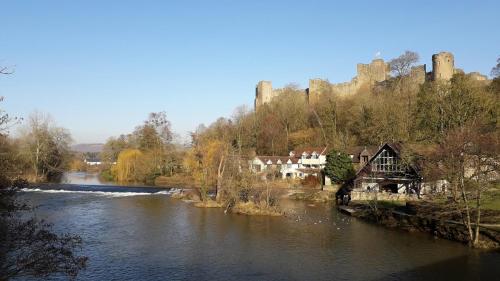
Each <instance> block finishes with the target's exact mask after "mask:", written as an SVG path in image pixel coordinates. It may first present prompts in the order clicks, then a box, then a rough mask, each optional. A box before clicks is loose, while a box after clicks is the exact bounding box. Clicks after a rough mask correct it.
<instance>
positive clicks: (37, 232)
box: [0, 110, 87, 280]
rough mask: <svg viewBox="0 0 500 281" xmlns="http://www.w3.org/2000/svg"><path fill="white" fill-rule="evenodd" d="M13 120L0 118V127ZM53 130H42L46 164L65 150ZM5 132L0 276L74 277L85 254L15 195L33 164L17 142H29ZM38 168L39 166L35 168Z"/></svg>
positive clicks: (0, 139)
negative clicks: (44, 141)
mask: <svg viewBox="0 0 500 281" xmlns="http://www.w3.org/2000/svg"><path fill="white" fill-rule="evenodd" d="M1 112H2V111H1V110H0V114H2V113H1ZM4 116H6V115H4ZM12 122H13V121H12V119H10V118H0V128H6V127H8V126H10V125H11V124H12ZM56 131H57V132H55V133H54V134H53V135H52V134H50V133H52V132H44V133H45V137H47V136H49V140H48V141H49V143H50V145H52V146H54V147H51V148H50V150H49V152H47V151H44V152H43V153H44V154H43V156H44V158H43V161H44V162H43V163H44V164H47V163H50V164H52V165H53V164H54V163H56V164H57V162H59V161H60V160H61V159H60V158H59V157H61V156H62V155H63V154H64V151H63V150H64V149H66V147H65V145H66V144H67V143H66V142H65V141H66V140H67V138H66V136H67V135H65V134H62V133H61V132H60V130H56ZM7 133H8V132H7V131H6V130H4V131H2V132H0V280H8V279H11V278H16V277H17V278H19V277H27V276H34V277H47V276H49V275H51V274H65V275H67V276H68V277H69V278H74V277H76V276H77V274H78V272H79V271H80V270H82V269H84V268H85V267H86V263H87V257H85V256H81V255H78V251H79V250H80V248H81V243H82V240H81V238H80V237H79V236H77V235H72V234H62V235H59V234H56V233H55V232H54V231H53V230H52V227H51V225H50V224H48V223H46V222H44V221H42V220H38V219H37V218H36V217H35V215H34V213H33V210H32V208H31V207H30V206H28V205H27V204H26V203H25V202H23V201H21V200H20V199H19V198H18V197H17V191H18V190H19V189H21V188H26V187H27V186H28V182H27V181H26V180H21V179H19V178H18V176H19V175H22V174H23V173H25V172H26V170H28V169H30V168H31V165H29V164H30V162H31V163H32V161H28V160H27V159H25V158H24V157H20V151H21V150H20V143H23V144H26V143H28V141H27V140H26V139H21V140H20V141H16V140H13V139H11V138H10V137H9V136H8V135H7ZM44 149H45V148H44ZM40 150H42V149H40ZM55 151H57V153H54V152H55ZM41 155H42V153H40V154H39V156H40V158H42V157H41ZM39 164H40V163H39ZM40 167H42V164H40V165H37V166H36V169H39V168H40ZM59 167H60V166H59ZM12 179H14V180H12Z"/></svg>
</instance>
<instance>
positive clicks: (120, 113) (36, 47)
mask: <svg viewBox="0 0 500 281" xmlns="http://www.w3.org/2000/svg"><path fill="white" fill-rule="evenodd" d="M498 11H500V1H401V0H399V1H256V0H252V1H177V2H175V3H174V2H173V1H139V0H137V1H124V0H120V1H103V0H98V1H89V0H85V1H83V0H81V1H66V0H65V1H49V0H45V1H35V0H34V1H7V0H0V19H1V28H0V65H7V66H15V74H14V75H10V76H8V77H1V78H0V95H3V96H5V97H6V101H5V102H3V104H2V107H3V108H4V109H5V110H7V111H8V112H9V113H11V114H12V115H17V116H27V115H29V113H30V112H31V111H33V110H35V109H36V110H39V111H44V112H48V113H50V114H51V115H52V116H53V117H54V119H55V120H56V121H57V123H58V124H59V125H61V126H64V127H66V128H68V129H70V131H71V132H72V134H73V137H74V139H75V140H76V142H80V143H81V142H103V141H105V140H106V139H107V138H108V137H109V136H116V135H119V134H121V133H128V132H131V131H132V130H133V128H134V127H135V126H136V125H138V124H141V122H142V121H143V120H144V119H145V118H146V117H147V115H148V113H149V112H152V111H163V110H165V111H166V112H167V114H168V116H169V119H170V120H171V122H172V124H173V128H174V130H175V131H176V132H177V133H178V134H180V135H185V134H186V132H188V131H190V130H193V129H194V128H195V127H196V126H197V125H198V124H199V123H205V124H209V123H210V122H212V121H214V120H215V119H216V118H217V117H219V116H230V115H231V113H232V111H233V109H234V108H235V107H237V106H239V105H242V104H246V105H248V106H249V107H252V105H253V98H254V87H255V84H256V83H257V81H259V80H272V81H273V85H274V86H276V87H280V86H283V85H285V84H287V83H289V82H295V83H298V84H299V85H300V86H302V87H307V83H308V79H309V78H328V79H329V80H330V81H333V82H342V81H348V80H350V79H351V78H352V77H353V76H354V75H355V69H356V67H355V65H356V63H358V62H364V63H366V62H369V61H370V60H371V59H373V57H374V55H375V54H376V53H377V52H380V53H381V57H382V58H384V59H390V58H393V57H396V56H398V55H399V54H401V53H402V52H404V51H405V50H407V49H409V50H413V51H416V52H418V53H419V54H420V55H421V58H422V59H421V63H426V64H428V65H430V62H431V55H432V54H433V53H436V52H439V51H444V50H446V51H451V52H453V53H454V54H455V64H456V66H457V67H460V68H463V69H464V70H465V71H466V72H470V71H480V72H482V73H484V74H489V73H490V70H491V68H492V67H493V65H494V63H495V61H496V59H497V57H498V56H499V55H500V29H499V28H500V16H499V14H498ZM428 69H430V68H428Z"/></svg>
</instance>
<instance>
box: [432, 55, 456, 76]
mask: <svg viewBox="0 0 500 281" xmlns="http://www.w3.org/2000/svg"><path fill="white" fill-rule="evenodd" d="M454 73H455V58H454V57H453V54H452V53H449V52H440V53H439V54H434V55H432V79H433V80H434V81H436V80H445V81H448V80H450V79H451V78H452V77H453V74H454Z"/></svg>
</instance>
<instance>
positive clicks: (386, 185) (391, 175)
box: [348, 143, 422, 193]
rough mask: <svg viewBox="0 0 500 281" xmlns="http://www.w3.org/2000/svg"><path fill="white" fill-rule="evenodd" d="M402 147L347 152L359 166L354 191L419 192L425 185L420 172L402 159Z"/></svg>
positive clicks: (396, 145)
mask: <svg viewBox="0 0 500 281" xmlns="http://www.w3.org/2000/svg"><path fill="white" fill-rule="evenodd" d="M401 151H402V145H401V144H399V143H385V144H384V145H382V146H380V147H373V146H369V147H355V148H353V149H351V150H350V151H348V154H350V156H351V159H352V160H353V163H354V164H355V165H357V172H356V177H355V179H354V183H353V185H354V190H357V191H386V192H390V193H418V191H419V190H420V185H421V182H422V177H421V176H420V174H419V172H418V169H417V168H416V167H413V166H412V165H408V164H406V163H404V162H403V160H402V159H401Z"/></svg>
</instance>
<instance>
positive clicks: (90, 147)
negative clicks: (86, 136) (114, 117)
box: [71, 143, 104, 153]
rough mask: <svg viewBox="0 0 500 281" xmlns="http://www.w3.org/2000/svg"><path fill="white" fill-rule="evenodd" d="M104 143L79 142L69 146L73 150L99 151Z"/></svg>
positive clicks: (81, 151)
mask: <svg viewBox="0 0 500 281" xmlns="http://www.w3.org/2000/svg"><path fill="white" fill-rule="evenodd" d="M103 146H104V144H103V143H79V144H75V145H72V146H71V150H72V151H74V152H80V153H84V152H101V151H102V148H103Z"/></svg>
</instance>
